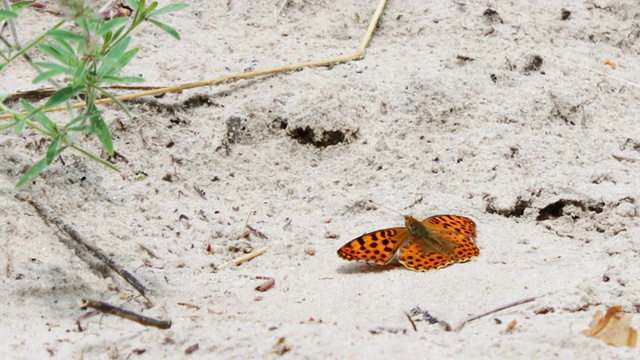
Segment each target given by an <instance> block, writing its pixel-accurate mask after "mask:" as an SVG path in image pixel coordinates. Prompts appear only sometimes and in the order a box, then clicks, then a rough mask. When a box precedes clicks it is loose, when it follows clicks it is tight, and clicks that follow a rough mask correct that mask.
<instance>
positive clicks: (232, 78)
mask: <svg viewBox="0 0 640 360" xmlns="http://www.w3.org/2000/svg"><path fill="white" fill-rule="evenodd" d="M386 3H387V0H380V3H379V4H378V8H377V9H376V11H375V13H374V14H373V18H372V19H371V22H370V23H369V27H368V28H367V32H366V34H365V36H364V39H363V40H362V43H361V44H360V46H359V47H358V50H357V51H356V52H355V53H353V54H348V55H340V56H334V57H330V58H326V59H320V60H311V61H305V62H300V63H296V64H289V65H285V66H280V67H276V68H271V69H265V70H257V71H250V72H246V73H242V74H234V75H228V76H223V77H220V78H217V79H212V80H204V81H197V82H192V83H187V84H182V85H177V86H170V87H163V88H159V89H155V90H148V91H142V92H138V93H135V94H129V95H122V96H118V97H117V99H118V100H121V101H125V100H131V99H136V98H140V97H145V96H154V95H159V94H164V93H169V92H176V91H181V90H186V89H193V88H197V87H203V86H217V85H220V84H227V83H232V82H236V81H238V80H243V79H250V78H254V77H258V76H264V75H271V74H277V73H281V72H288V71H297V70H300V69H302V68H305V67H317V66H329V65H335V64H340V63H344V62H348V61H354V60H360V59H362V58H363V57H364V54H365V49H366V48H367V46H368V45H369V42H370V41H371V38H372V37H373V32H374V31H375V29H376V26H377V25H378V21H379V20H380V16H382V11H383V10H384V7H385V4H386ZM111 102H113V100H112V99H111V98H104V99H100V100H96V102H95V103H96V104H107V103H111ZM85 106H86V104H85V103H75V104H72V107H73V108H76V109H77V108H83V107H85ZM66 109H67V106H58V107H55V108H50V109H46V110H45V112H54V111H62V110H66ZM11 117H12V115H11V114H4V115H0V119H9V118H11Z"/></svg>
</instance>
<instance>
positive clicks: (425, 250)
mask: <svg viewBox="0 0 640 360" xmlns="http://www.w3.org/2000/svg"><path fill="white" fill-rule="evenodd" d="M404 219H405V227H395V228H390V229H383V230H378V231H374V232H372V233H368V234H364V235H362V236H360V237H358V238H355V239H353V240H351V241H349V242H348V243H346V244H344V245H343V246H342V247H341V248H340V249H339V250H338V256H340V257H341V258H343V259H345V260H356V261H357V260H362V261H369V262H373V263H376V264H387V263H388V262H389V261H391V259H392V258H393V256H394V255H395V254H396V252H397V253H398V261H400V263H401V264H402V265H404V266H405V267H406V268H407V269H410V270H415V271H427V270H434V269H440V268H443V267H445V266H449V265H451V264H453V263H456V262H467V261H469V260H471V259H473V258H474V257H476V256H478V255H480V249H478V246H476V243H475V238H476V224H475V223H474V222H473V220H471V219H469V218H466V217H464V216H458V215H436V216H432V217H430V218H427V219H425V220H423V221H418V220H417V219H416V218H414V217H412V216H408V215H406V216H405V217H404ZM398 250H399V251H398Z"/></svg>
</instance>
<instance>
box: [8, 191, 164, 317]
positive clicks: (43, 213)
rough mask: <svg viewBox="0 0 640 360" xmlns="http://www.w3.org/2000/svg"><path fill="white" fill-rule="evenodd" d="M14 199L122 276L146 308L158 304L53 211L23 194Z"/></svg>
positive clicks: (141, 287) (135, 280) (124, 271)
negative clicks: (143, 300)
mask: <svg viewBox="0 0 640 360" xmlns="http://www.w3.org/2000/svg"><path fill="white" fill-rule="evenodd" d="M16 198H17V199H18V200H21V201H24V202H26V203H29V204H30V205H31V206H33V207H34V208H35V209H36V210H37V211H38V214H39V215H40V217H41V218H42V219H43V220H44V221H45V222H47V223H49V224H53V225H55V226H57V227H58V229H60V230H62V231H63V232H64V233H66V234H67V235H69V237H71V239H72V240H73V241H74V242H76V244H78V245H80V247H81V248H82V249H84V250H86V251H87V252H89V253H90V254H91V255H93V256H94V257H95V258H96V259H98V260H100V261H102V262H103V263H104V264H105V265H107V266H108V267H109V268H110V269H111V270H113V271H115V272H116V273H118V274H119V275H120V276H122V277H123V278H124V279H125V280H126V281H127V282H128V283H129V284H131V286H133V287H134V288H135V289H136V290H137V291H138V292H139V293H140V295H142V296H144V298H145V299H147V301H148V304H147V307H149V308H152V307H154V306H155V305H156V304H157V303H158V302H157V301H156V300H155V298H154V297H153V296H151V294H149V289H147V288H146V287H145V286H144V285H143V284H142V283H141V282H140V281H139V280H138V279H136V277H135V276H133V275H132V274H131V273H130V272H129V271H127V270H126V269H125V268H123V267H122V266H120V265H118V264H116V263H115V262H114V261H113V260H112V259H111V258H109V257H108V256H107V254H106V253H105V252H104V251H102V249H100V248H98V247H97V246H95V245H92V244H90V243H89V242H88V240H86V239H85V238H84V237H83V236H82V235H80V233H79V232H78V231H77V230H76V229H74V228H73V227H72V226H71V225H70V224H69V223H67V222H66V220H64V219H63V218H62V217H60V216H57V215H56V214H54V212H53V210H51V208H50V207H48V206H47V205H45V204H43V203H42V202H40V201H38V200H36V199H34V198H33V197H31V196H29V195H27V194H25V193H19V194H16Z"/></svg>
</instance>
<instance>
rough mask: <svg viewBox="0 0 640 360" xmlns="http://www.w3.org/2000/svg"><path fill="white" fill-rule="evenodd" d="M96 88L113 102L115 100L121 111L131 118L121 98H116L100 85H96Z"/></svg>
mask: <svg viewBox="0 0 640 360" xmlns="http://www.w3.org/2000/svg"><path fill="white" fill-rule="evenodd" d="M96 89H98V91H100V92H101V93H102V94H103V95H104V96H106V97H108V98H109V99H111V100H113V102H115V103H116V104H117V105H118V106H119V107H120V109H122V111H124V113H125V114H127V116H128V117H129V118H131V113H129V109H127V106H126V105H125V104H124V103H123V102H122V100H120V99H118V98H117V97H115V96H114V95H113V94H112V93H110V92H108V91H107V90H105V89H103V88H101V87H97V88H96Z"/></svg>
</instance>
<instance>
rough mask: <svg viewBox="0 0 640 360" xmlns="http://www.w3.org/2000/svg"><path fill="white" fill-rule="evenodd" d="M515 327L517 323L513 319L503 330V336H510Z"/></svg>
mask: <svg viewBox="0 0 640 360" xmlns="http://www.w3.org/2000/svg"><path fill="white" fill-rule="evenodd" d="M516 325H518V321H516V319H513V321H511V322H510V323H509V324H508V325H507V328H506V329H504V333H505V334H511V333H512V332H513V330H514V329H515V328H516Z"/></svg>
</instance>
